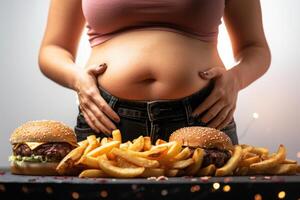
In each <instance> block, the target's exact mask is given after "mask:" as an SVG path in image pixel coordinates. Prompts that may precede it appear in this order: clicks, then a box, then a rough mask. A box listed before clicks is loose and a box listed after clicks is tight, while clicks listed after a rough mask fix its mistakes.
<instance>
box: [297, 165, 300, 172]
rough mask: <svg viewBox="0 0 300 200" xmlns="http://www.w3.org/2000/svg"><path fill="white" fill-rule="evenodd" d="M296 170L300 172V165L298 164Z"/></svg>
mask: <svg viewBox="0 0 300 200" xmlns="http://www.w3.org/2000/svg"><path fill="white" fill-rule="evenodd" d="M296 172H297V173H300V165H297V169H296Z"/></svg>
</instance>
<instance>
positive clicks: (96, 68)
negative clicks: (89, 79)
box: [87, 63, 107, 76]
mask: <svg viewBox="0 0 300 200" xmlns="http://www.w3.org/2000/svg"><path fill="white" fill-rule="evenodd" d="M106 69H107V65H106V63H103V64H100V65H97V64H92V65H90V66H89V67H88V69H87V71H88V73H90V74H92V75H95V76H97V75H100V74H103V73H104V72H105V70H106Z"/></svg>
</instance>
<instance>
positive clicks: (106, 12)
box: [82, 0, 225, 47]
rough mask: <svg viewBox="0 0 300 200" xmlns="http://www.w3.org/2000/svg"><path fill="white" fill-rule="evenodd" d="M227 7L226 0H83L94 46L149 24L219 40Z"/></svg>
mask: <svg viewBox="0 0 300 200" xmlns="http://www.w3.org/2000/svg"><path fill="white" fill-rule="evenodd" d="M224 7H225V0H82V10H83V14H84V16H85V19H86V22H87V28H88V36H89V41H90V44H91V46H92V47H94V46H96V45H98V44H101V43H103V42H105V41H107V40H109V39H111V38H112V37H114V36H116V35H117V34H120V33H122V32H124V31H130V30H136V29H145V28H152V29H158V30H166V31H173V32H177V33H181V34H185V35H188V36H191V37H195V38H197V39H199V40H201V41H205V42H216V41H217V37H218V27H219V25H220V24H221V18H222V16H223V13H224Z"/></svg>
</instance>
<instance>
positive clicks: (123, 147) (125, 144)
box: [119, 142, 129, 149]
mask: <svg viewBox="0 0 300 200" xmlns="http://www.w3.org/2000/svg"><path fill="white" fill-rule="evenodd" d="M128 147H129V144H128V143H127V142H126V143H122V144H120V147H119V148H120V149H128Z"/></svg>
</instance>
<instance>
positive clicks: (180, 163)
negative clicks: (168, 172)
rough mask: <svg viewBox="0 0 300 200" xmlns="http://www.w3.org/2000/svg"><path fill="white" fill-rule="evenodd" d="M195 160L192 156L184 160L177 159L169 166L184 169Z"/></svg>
mask: <svg viewBox="0 0 300 200" xmlns="http://www.w3.org/2000/svg"><path fill="white" fill-rule="evenodd" d="M194 163H195V161H194V159H193V158H188V159H186V160H179V161H175V162H173V163H172V164H171V165H170V168H173V169H184V168H186V167H188V166H190V165H192V164H194Z"/></svg>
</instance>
